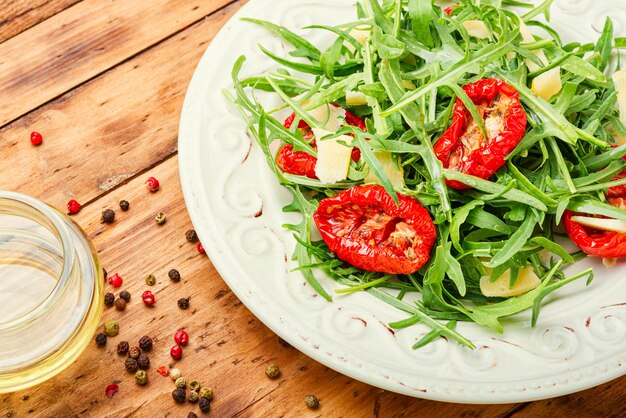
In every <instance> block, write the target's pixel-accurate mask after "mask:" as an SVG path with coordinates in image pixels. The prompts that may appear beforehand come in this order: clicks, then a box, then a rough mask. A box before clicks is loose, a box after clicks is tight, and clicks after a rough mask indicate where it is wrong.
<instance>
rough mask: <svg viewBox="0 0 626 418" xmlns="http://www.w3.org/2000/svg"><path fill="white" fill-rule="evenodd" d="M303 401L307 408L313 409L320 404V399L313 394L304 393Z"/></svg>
mask: <svg viewBox="0 0 626 418" xmlns="http://www.w3.org/2000/svg"><path fill="white" fill-rule="evenodd" d="M304 403H306V406H308V407H309V408H311V409H315V408H317V407H318V406H319V405H320V400H319V399H317V396H315V395H306V396H305V397H304Z"/></svg>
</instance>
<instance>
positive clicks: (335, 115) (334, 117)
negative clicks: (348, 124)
mask: <svg viewBox="0 0 626 418" xmlns="http://www.w3.org/2000/svg"><path fill="white" fill-rule="evenodd" d="M308 113H309V116H311V117H312V118H313V119H315V120H316V121H318V122H319V123H324V122H326V124H325V125H324V129H326V130H327V131H331V132H336V131H338V130H339V128H341V126H343V125H344V121H345V119H346V110H345V109H343V108H341V107H335V106H331V105H322V106H320V107H316V108H315V109H312V110H309V111H308Z"/></svg>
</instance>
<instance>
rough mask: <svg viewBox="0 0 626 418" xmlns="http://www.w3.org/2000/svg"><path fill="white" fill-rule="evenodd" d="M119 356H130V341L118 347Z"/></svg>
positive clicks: (123, 342) (121, 343)
mask: <svg viewBox="0 0 626 418" xmlns="http://www.w3.org/2000/svg"><path fill="white" fill-rule="evenodd" d="M117 354H119V355H120V356H125V355H126V354H128V341H122V342H120V343H119V344H118V345H117Z"/></svg>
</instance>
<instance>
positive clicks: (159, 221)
mask: <svg viewBox="0 0 626 418" xmlns="http://www.w3.org/2000/svg"><path fill="white" fill-rule="evenodd" d="M166 220H167V216H165V213H163V212H159V213H157V215H156V217H155V218H154V221H155V222H156V223H157V224H158V225H163V224H164V223H165V221H166Z"/></svg>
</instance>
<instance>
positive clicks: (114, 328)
mask: <svg viewBox="0 0 626 418" xmlns="http://www.w3.org/2000/svg"><path fill="white" fill-rule="evenodd" d="M119 332H120V325H119V324H118V323H117V321H114V320H110V321H106V322H105V323H104V333H105V334H106V335H107V336H108V337H115V336H116V335H117V334H118V333H119Z"/></svg>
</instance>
